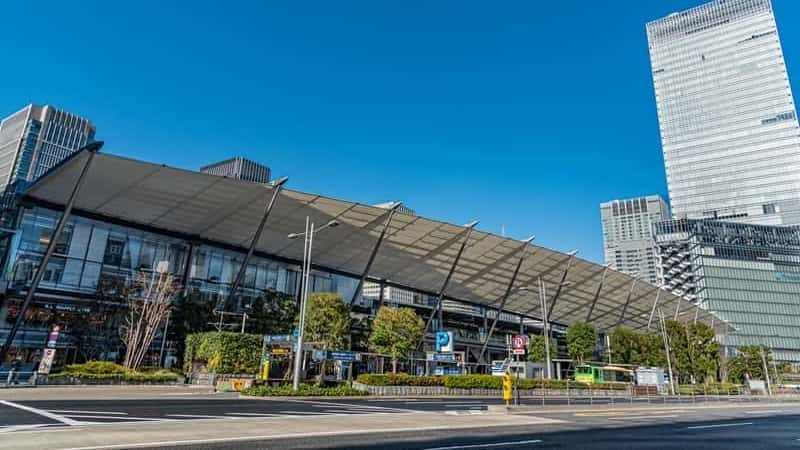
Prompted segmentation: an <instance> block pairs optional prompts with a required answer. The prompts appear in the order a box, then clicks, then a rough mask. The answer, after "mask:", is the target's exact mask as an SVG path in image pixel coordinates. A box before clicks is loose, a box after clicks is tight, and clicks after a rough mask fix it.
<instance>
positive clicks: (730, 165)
mask: <svg viewBox="0 0 800 450" xmlns="http://www.w3.org/2000/svg"><path fill="white" fill-rule="evenodd" d="M647 36H648V43H649V47H650V60H651V65H652V73H653V84H654V87H655V95H656V104H657V107H658V120H659V125H660V133H661V143H662V149H663V153H664V162H665V166H666V174H667V184H668V186H669V196H670V204H671V207H672V211H673V215H674V217H675V218H677V219H680V218H690V219H692V218H709V219H720V220H722V219H724V220H732V221H737V222H747V223H759V224H766V225H796V224H800V128H799V127H798V120H797V114H796V108H795V104H794V100H793V97H792V91H791V87H790V85H789V77H788V74H787V69H786V65H785V63H784V59H783V52H782V49H781V42H780V38H779V36H778V29H777V25H776V23H775V17H774V14H773V10H772V4H771V2H770V0H721V1H715V2H712V3H709V4H706V5H703V6H700V7H697V8H694V9H690V10H688V11H684V12H680V13H674V14H671V15H669V16H668V17H666V18H663V19H660V20H656V21H654V22H651V23H649V24H647Z"/></svg>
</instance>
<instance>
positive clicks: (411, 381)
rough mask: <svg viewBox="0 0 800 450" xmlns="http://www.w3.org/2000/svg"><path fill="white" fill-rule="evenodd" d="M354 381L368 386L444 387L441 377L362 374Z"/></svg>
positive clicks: (403, 374)
mask: <svg viewBox="0 0 800 450" xmlns="http://www.w3.org/2000/svg"><path fill="white" fill-rule="evenodd" d="M356 381H358V382H359V383H361V384H366V385H368V386H444V379H443V378H442V377H417V376H414V375H408V374H405V373H396V374H392V373H387V374H373V373H369V374H362V375H359V376H358V377H357V378H356Z"/></svg>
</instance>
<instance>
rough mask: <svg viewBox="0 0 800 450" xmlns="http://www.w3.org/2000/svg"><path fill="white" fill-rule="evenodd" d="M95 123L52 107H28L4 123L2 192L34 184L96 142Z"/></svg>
mask: <svg viewBox="0 0 800 450" xmlns="http://www.w3.org/2000/svg"><path fill="white" fill-rule="evenodd" d="M94 134H95V127H94V125H92V123H91V122H90V121H89V120H87V119H84V118H82V117H79V116H76V115H75V114H71V113H68V112H66V111H63V110H60V109H58V108H55V107H53V106H50V105H44V106H40V105H28V106H26V107H24V108H22V109H21V110H20V111H17V112H16V113H14V114H12V115H10V116H8V117H6V118H5V119H3V120H2V122H0V189H3V188H5V187H6V186H7V185H9V184H11V183H14V182H16V181H33V180H35V179H36V178H38V177H40V176H41V175H42V174H44V173H45V172H47V171H48V170H49V169H50V168H52V167H53V166H55V165H56V164H58V163H60V162H61V161H63V160H64V159H65V158H67V157H68V156H69V155H71V154H73V153H75V152H76V151H77V150H78V149H80V148H81V147H83V146H84V145H86V144H87V143H88V142H90V141H92V140H93V139H94Z"/></svg>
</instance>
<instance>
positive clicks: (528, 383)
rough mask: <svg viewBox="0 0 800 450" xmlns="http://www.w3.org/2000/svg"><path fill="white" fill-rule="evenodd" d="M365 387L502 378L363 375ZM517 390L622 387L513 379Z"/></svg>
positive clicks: (481, 384) (472, 383)
mask: <svg viewBox="0 0 800 450" xmlns="http://www.w3.org/2000/svg"><path fill="white" fill-rule="evenodd" d="M356 381H358V382H359V383H361V384H365V385H368V386H444V387H447V388H451V389H502V388H503V377H498V376H494V375H445V376H443V377H417V376H413V375H407V374H365V375H359V376H358V378H357V379H356ZM514 383H515V385H516V386H518V387H519V388H520V389H541V388H542V387H545V388H546V389H567V388H569V389H606V390H618V391H622V390H625V389H627V388H628V385H627V384H626V383H598V384H586V383H578V382H576V381H571V380H543V379H533V378H520V379H518V380H517V379H515V380H514Z"/></svg>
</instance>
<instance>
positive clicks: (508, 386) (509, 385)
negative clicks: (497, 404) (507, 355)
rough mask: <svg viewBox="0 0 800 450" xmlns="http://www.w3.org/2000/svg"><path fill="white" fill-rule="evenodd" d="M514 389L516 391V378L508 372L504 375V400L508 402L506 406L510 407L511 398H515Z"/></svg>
mask: <svg viewBox="0 0 800 450" xmlns="http://www.w3.org/2000/svg"><path fill="white" fill-rule="evenodd" d="M513 391H514V379H513V378H511V374H510V373H508V372H506V374H505V375H503V400H504V401H505V402H506V407H508V405H509V403H510V402H511V399H512V398H513Z"/></svg>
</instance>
